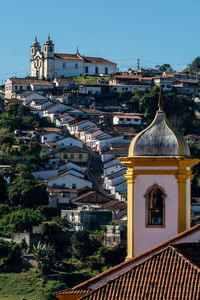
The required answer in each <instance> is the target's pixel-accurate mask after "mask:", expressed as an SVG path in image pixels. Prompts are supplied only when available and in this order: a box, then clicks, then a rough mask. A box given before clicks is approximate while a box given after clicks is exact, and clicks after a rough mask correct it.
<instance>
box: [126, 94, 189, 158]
mask: <svg viewBox="0 0 200 300" xmlns="http://www.w3.org/2000/svg"><path fill="white" fill-rule="evenodd" d="M158 107H159V110H158V111H157V113H156V116H155V118H154V120H153V122H152V123H151V124H150V125H149V126H148V127H147V128H146V129H144V130H143V131H142V132H140V133H139V134H137V135H136V136H135V137H134V139H133V140H132V142H131V144H130V147H129V157H133V156H190V150H189V147H188V144H187V143H186V141H185V140H184V138H183V137H182V136H181V135H180V134H179V133H177V132H176V130H175V129H173V128H172V126H171V125H170V124H169V122H168V120H167V118H166V115H165V113H164V111H163V101H162V91H161V92H160V96H159V103H158Z"/></svg>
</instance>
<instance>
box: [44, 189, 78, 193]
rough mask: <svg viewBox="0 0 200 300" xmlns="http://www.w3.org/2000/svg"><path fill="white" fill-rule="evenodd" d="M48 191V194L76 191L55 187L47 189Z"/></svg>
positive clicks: (74, 190) (75, 191) (74, 191)
mask: <svg viewBox="0 0 200 300" xmlns="http://www.w3.org/2000/svg"><path fill="white" fill-rule="evenodd" d="M47 191H48V193H49V194H50V193H51V194H58V193H78V190H76V189H65V188H62V189H61V188H60V189H59V188H55V189H47Z"/></svg>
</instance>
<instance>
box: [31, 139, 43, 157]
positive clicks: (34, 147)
mask: <svg viewBox="0 0 200 300" xmlns="http://www.w3.org/2000/svg"><path fill="white" fill-rule="evenodd" d="M41 149H42V147H41V145H40V143H38V142H35V141H31V142H30V143H29V151H30V153H31V154H35V155H39V154H40V151H41Z"/></svg>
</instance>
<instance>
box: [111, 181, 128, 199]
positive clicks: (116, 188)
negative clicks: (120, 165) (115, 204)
mask: <svg viewBox="0 0 200 300" xmlns="http://www.w3.org/2000/svg"><path fill="white" fill-rule="evenodd" d="M110 192H111V194H113V195H115V193H116V192H120V193H124V194H126V193H127V182H126V179H124V180H122V181H120V182H117V183H115V184H113V185H112V187H111V188H110Z"/></svg>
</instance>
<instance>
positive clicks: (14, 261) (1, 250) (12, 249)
mask: <svg viewBox="0 0 200 300" xmlns="http://www.w3.org/2000/svg"><path fill="white" fill-rule="evenodd" d="M20 264H21V250H20V247H19V246H18V245H17V244H16V243H14V242H12V241H11V242H7V241H5V240H2V239H1V240H0V271H1V272H2V271H10V270H11V269H12V270H13V268H15V267H16V266H17V265H20Z"/></svg>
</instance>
